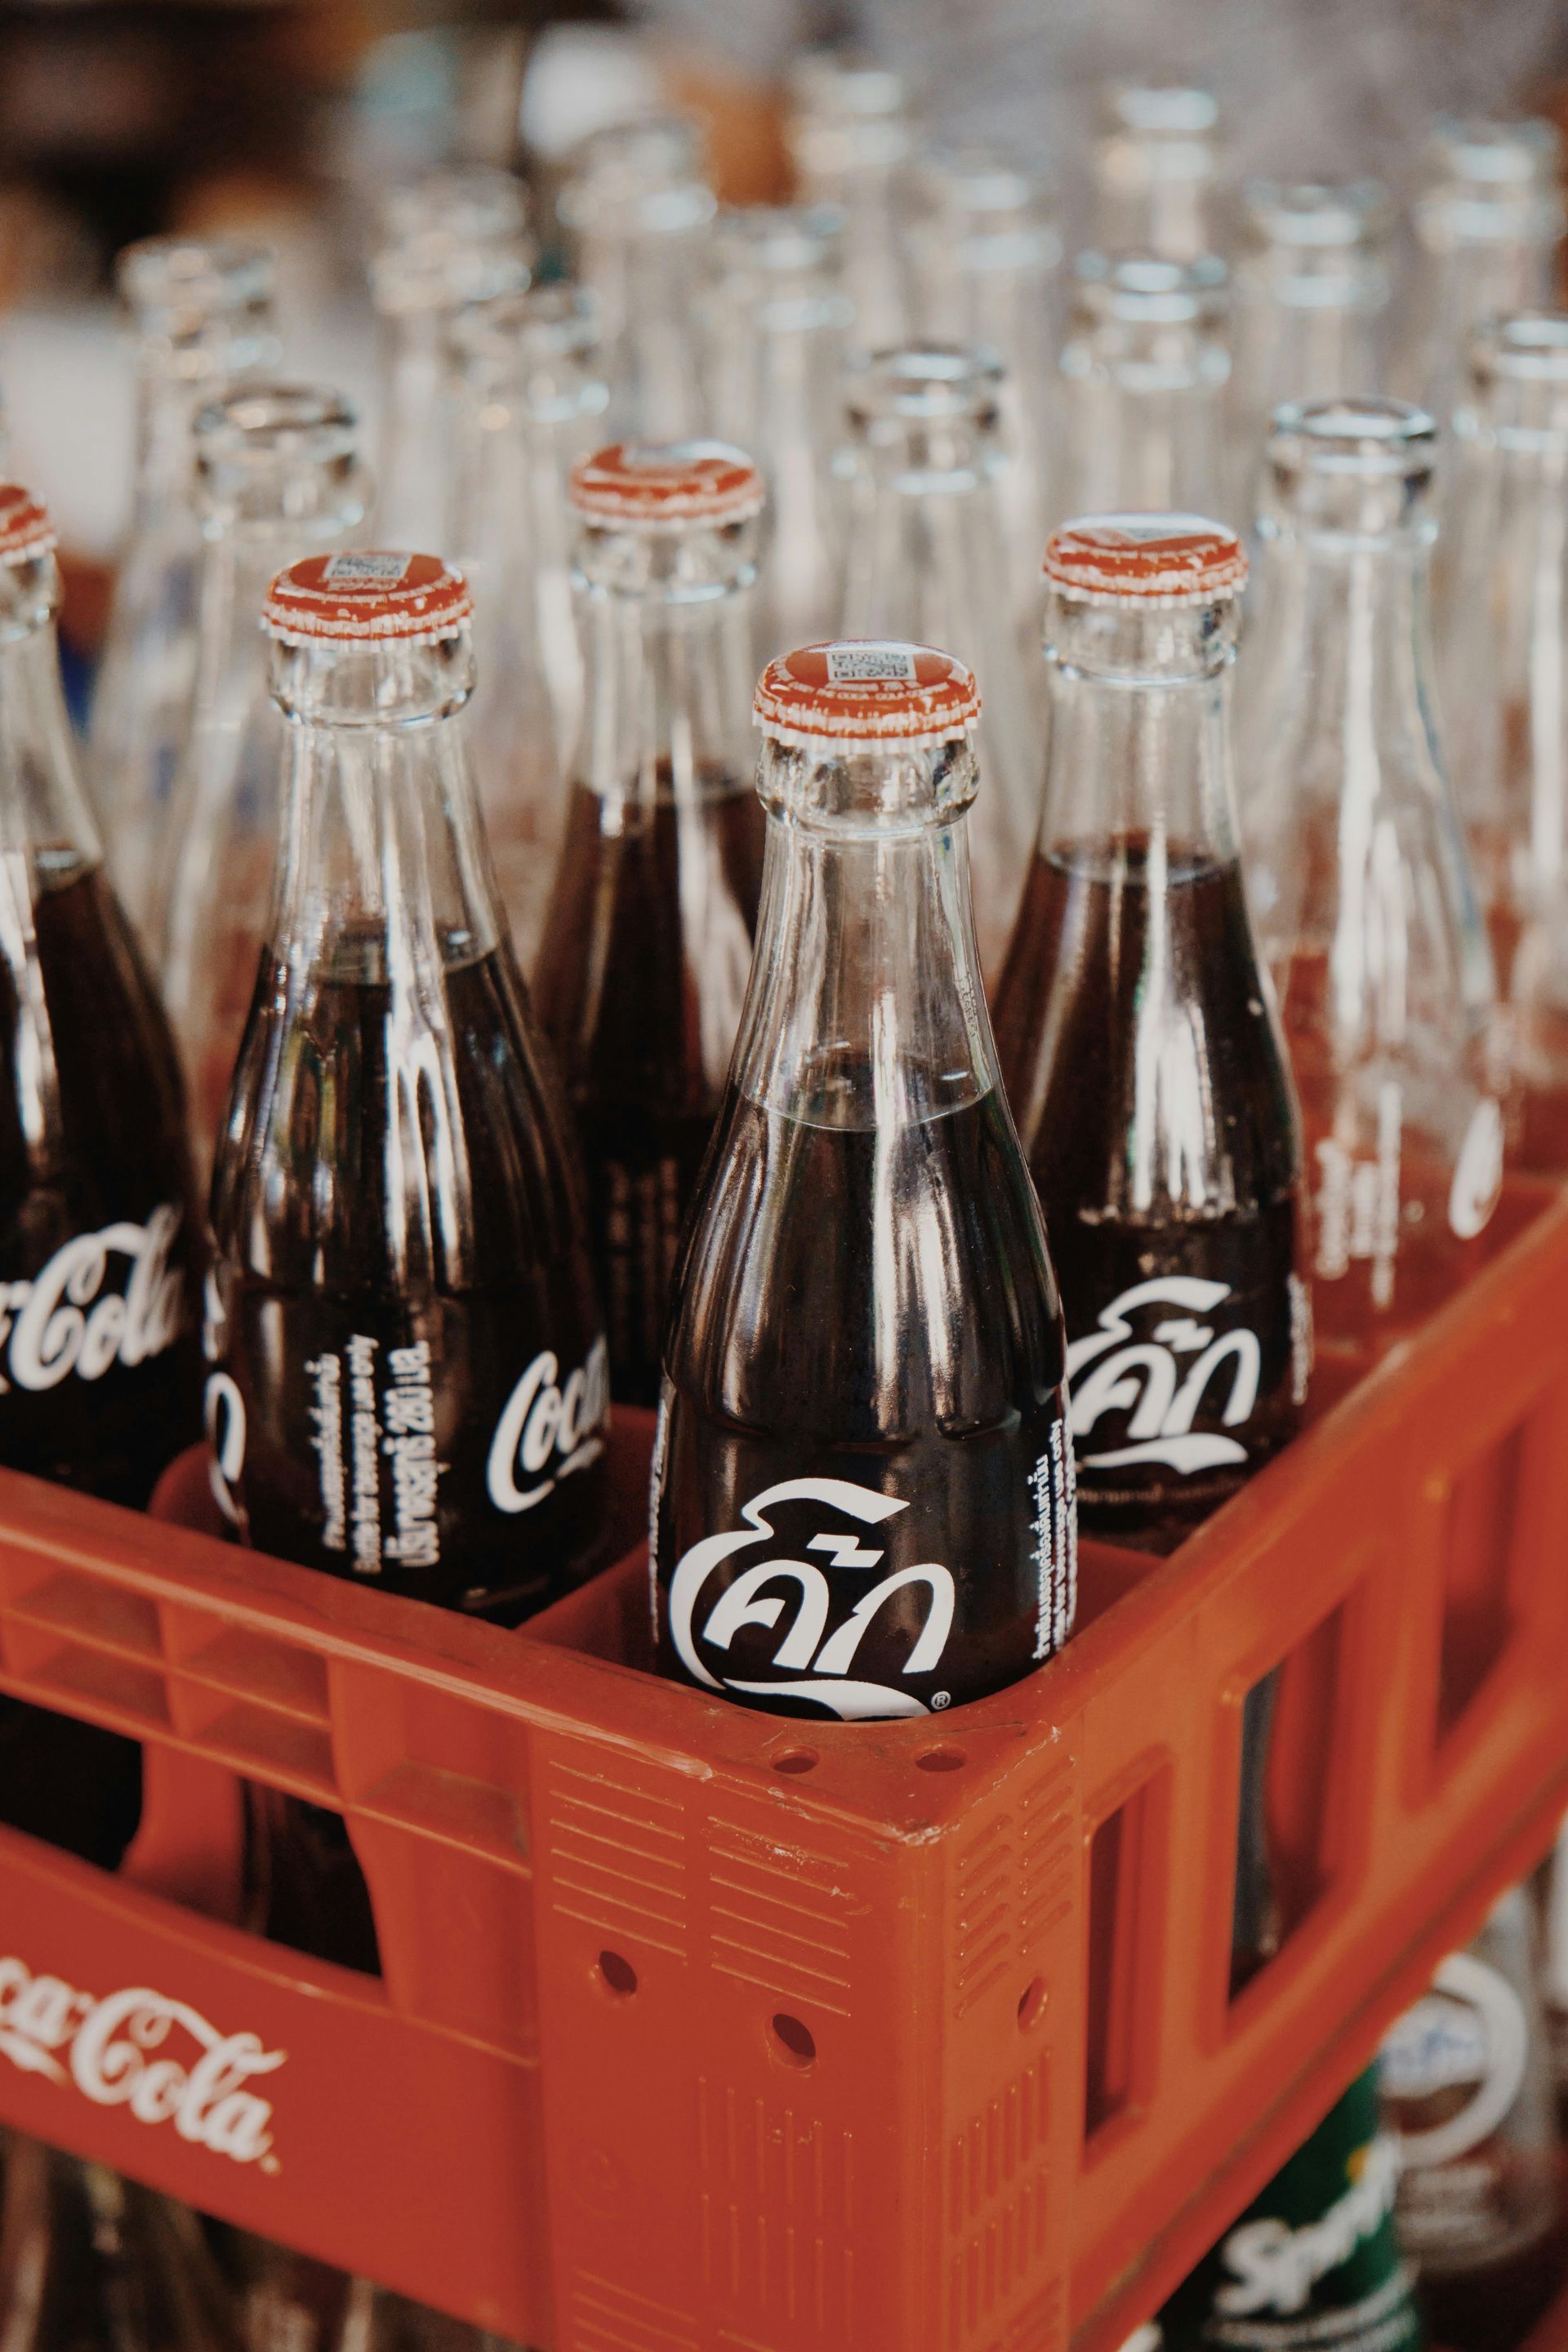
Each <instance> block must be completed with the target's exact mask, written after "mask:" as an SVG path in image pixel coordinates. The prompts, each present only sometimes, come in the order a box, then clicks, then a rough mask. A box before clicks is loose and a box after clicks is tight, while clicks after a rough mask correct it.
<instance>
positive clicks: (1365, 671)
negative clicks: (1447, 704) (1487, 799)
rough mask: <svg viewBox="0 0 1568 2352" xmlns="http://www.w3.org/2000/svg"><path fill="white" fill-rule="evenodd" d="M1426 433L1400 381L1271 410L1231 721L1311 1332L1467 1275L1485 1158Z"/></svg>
mask: <svg viewBox="0 0 1568 2352" xmlns="http://www.w3.org/2000/svg"><path fill="white" fill-rule="evenodd" d="M1435 456H1436V427H1435V426H1434V425H1433V423H1432V420H1431V418H1430V417H1429V416H1426V415H1424V414H1423V413H1422V412H1421V411H1420V410H1418V409H1413V408H1408V407H1406V406H1405V405H1403V404H1401V403H1399V402H1397V401H1377V400H1367V401H1360V402H1355V401H1348V400H1329V401H1315V402H1310V403H1308V404H1305V405H1302V406H1286V407H1284V408H1281V409H1280V410H1279V414H1278V416H1277V418H1276V421H1275V430H1274V433H1273V435H1272V437H1271V439H1270V442H1269V446H1268V501H1267V505H1266V509H1265V512H1264V516H1263V519H1262V520H1261V521H1260V523H1259V526H1258V530H1259V537H1260V545H1261V556H1260V573H1261V580H1260V585H1261V591H1262V593H1261V597H1260V600H1259V616H1258V642H1257V644H1256V645H1255V646H1254V647H1253V648H1252V650H1251V652H1250V654H1249V656H1248V666H1249V676H1248V677H1247V679H1246V680H1244V687H1245V692H1244V696H1243V701H1242V712H1241V727H1240V730H1239V746H1240V772H1241V774H1242V777H1243V779H1244V799H1243V808H1242V814H1243V823H1244V825H1245V828H1246V836H1247V852H1248V876H1247V878H1248V885H1249V888H1250V891H1251V895H1252V904H1253V911H1254V916H1255V919H1256V921H1257V927H1258V937H1259V940H1260V943H1261V945H1262V948H1263V950H1264V954H1265V956H1266V958H1267V960H1268V964H1269V966H1270V968H1271V970H1272V971H1273V974H1274V980H1275V986H1276V989H1277V991H1278V993H1279V1003H1280V1010H1281V1013H1282V1016H1283V1020H1284V1024H1285V1034H1286V1041H1287V1043H1288V1045H1289V1049H1290V1055H1291V1059H1292V1062H1293V1064H1294V1066H1295V1076H1296V1084H1297V1089H1298V1093H1299V1096H1300V1105H1301V1112H1302V1119H1303V1131H1304V1139H1305V1146H1306V1162H1307V1183H1308V1192H1309V1196H1310V1202H1311V1242H1310V1265H1311V1272H1312V1276H1313V1281H1314V1285H1315V1308H1316V1318H1317V1324H1318V1329H1319V1334H1320V1338H1324V1337H1326V1338H1329V1339H1332V1340H1334V1341H1335V1342H1336V1343H1341V1344H1346V1345H1354V1346H1358V1347H1367V1346H1371V1347H1373V1348H1380V1347H1382V1346H1384V1344H1386V1343H1387V1342H1388V1341H1389V1340H1391V1339H1394V1338H1395V1337H1397V1336H1398V1335H1399V1334H1400V1332H1401V1331H1402V1330H1404V1329H1405V1328H1408V1327H1409V1325H1410V1324H1411V1322H1412V1321H1414V1320H1416V1319H1418V1318H1420V1317H1421V1316H1423V1315H1425V1314H1427V1313H1429V1312H1430V1311H1431V1309H1432V1308H1433V1307H1435V1306H1436V1305H1437V1304H1438V1303H1439V1302H1440V1301H1441V1300H1442V1299H1443V1298H1444V1297H1447V1295H1448V1293H1449V1292H1450V1291H1451V1290H1453V1289H1454V1288H1455V1286H1457V1285H1458V1283H1459V1282H1460V1281H1461V1280H1462V1279H1463V1278H1464V1276H1465V1275H1466V1273H1467V1271H1468V1269H1469V1267H1470V1265H1472V1263H1473V1261H1474V1259H1475V1257H1476V1254H1477V1251H1478V1249H1479V1246H1480V1236H1481V1235H1482V1234H1483V1233H1484V1231H1485V1228H1486V1225H1487V1223H1488V1222H1489V1218H1490V1216H1491V1213H1492V1210H1493V1208H1494V1207H1495V1205H1496V1203H1497V1199H1498V1193H1499V1190H1500V1183H1501V1176H1502V1137H1503V1122H1502V1113H1501V1110H1500V1107H1499V1103H1498V1100H1497V1098H1496V1094H1495V1091H1494V1076H1493V1059H1494V1056H1493V1052H1492V1045H1491V1034H1490V1032H1491V1017H1492V988H1491V958H1490V955H1489V951H1488V947H1487V938H1486V932H1485V929H1484V928H1483V926H1482V924H1481V921H1480V919H1479V914H1478V912H1477V908H1476V898H1475V891H1474V887H1473V886H1472V883H1471V879H1470V871H1469V865H1468V859H1467V857H1466V855H1465V845H1464V841H1463V838H1462V835H1461V833H1460V828H1459V823H1458V815H1457V814H1456V811H1455V808H1454V803H1453V799H1452V796H1451V794H1450V793H1449V789H1448V785H1447V778H1446V776H1445V774H1444V771H1443V765H1442V761H1441V755H1440V752H1439V749H1438V744H1437V740H1436V734H1435V732H1434V723H1433V695H1432V681H1431V675H1430V656H1429V650H1428V643H1427V629H1426V572H1427V564H1428V560H1429V555H1430V550H1431V541H1432V534H1433V529H1434V526H1433V523H1432V520H1431V515H1430V502H1429V492H1430V488H1431V483H1432V477H1433V468H1434V463H1435Z"/></svg>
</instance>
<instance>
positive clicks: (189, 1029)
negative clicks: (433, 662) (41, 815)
mask: <svg viewBox="0 0 1568 2352" xmlns="http://www.w3.org/2000/svg"><path fill="white" fill-rule="evenodd" d="M358 441H359V426H358V422H357V420H356V418H355V415H354V412H353V409H352V408H351V407H349V405H348V404H347V403H346V402H344V401H342V400H340V399H339V397H338V395H337V394H335V393H332V392H321V391H317V390H315V389H313V388H310V387H307V386H303V385H297V384H257V385H255V386H253V387H248V388H245V389H241V390H237V391H235V392H231V393H228V394H225V396H224V397H223V398H222V399H221V400H218V401H215V402H214V403H213V404H212V405H211V406H210V407H207V408H205V409H204V410H203V411H202V412H201V414H200V415H199V416H198V417H197V419H196V425H195V443H196V502H197V507H198V510H199V512H200V514H201V517H202V529H203V530H204V532H205V540H206V544H205V551H204V555H203V561H202V581H201V625H200V639H201V642H200V652H199V656H198V662H197V671H196V700H195V718H194V720H193V723H192V728H191V733H190V736H189V739H188V740H187V742H186V744H185V749H184V756H183V758H182V760H181V761H180V766H179V770H178V772H177V775H176V777H175V782H174V793H173V795H172V797H171V802H170V824H169V828H168V832H167V835H166V836H165V843H164V850H163V856H162V858H161V860H160V864H159V871H158V874H157V876H156V877H155V882H154V891H153V915H152V922H151V930H152V935H153V940H154V941H155V943H156V947H157V951H158V954H159V958H160V963H161V969H162V973H163V994H164V1000H165V1002H166V1003H167V1005H168V1008H169V1016H170V1019H171V1020H172V1021H173V1023H174V1034H175V1035H176V1037H177V1038H178V1040H179V1043H180V1048H181V1051H182V1053H183V1055H184V1064H185V1074H186V1078H187V1081H188V1084H189V1087H190V1097H191V1103H190V1109H191V1122H192V1129H193V1133H194V1135H195V1140H196V1148H197V1154H198V1158H199V1159H200V1160H201V1161H202V1164H203V1166H204V1167H205V1163H206V1156H207V1154H208V1152H209V1151H210V1150H211V1146H212V1142H213V1139H214V1137H215V1135H216V1131H217V1128H218V1123H219V1121H220V1119H221V1118H222V1116H223V1107H224V1102H225V1100H226V1096H227V1092H228V1082H229V1077H230V1075H231V1074H232V1072H233V1069H234V1060H235V1055H236V1054H237V1052H238V1050H239V1039H240V1034H241V1032H242V1030H243V1029H244V1026H245V1020H246V1014H247V1012H248V1010H249V1006H250V998H251V992H252V990H253V988H254V986H255V981H256V959H257V957H258V954H259V953H260V950H261V942H262V938H263V934H264V931H265V927H266V917H267V906H268V895H269V892H270V888H271V878H272V863H273V857H274V854H275V850H276V845H277V836H278V779H279V772H280V764H281V745H282V740H283V722H282V720H281V719H280V718H279V714H278V711H277V709H276V707H275V705H274V703H273V701H272V698H271V697H270V695H269V694H268V690H267V656H266V648H265V646H264V645H263V643H262V640H261V635H260V633H259V631H258V627H257V614H258V613H259V611H260V610H261V604H262V599H263V597H264V595H265V593H266V590H267V583H268V581H269V580H270V579H271V577H272V575H273V573H274V572H276V571H277V569H278V567H279V564H280V563H282V562H286V561H287V560H288V558H289V556H290V555H293V554H295V553H297V552H298V551H299V550H300V548H301V547H311V546H318V547H319V546H322V545H325V546H329V547H330V546H332V545H334V544H337V543H341V542H342V540H343V539H344V538H346V537H347V536H348V534H349V533H351V532H352V531H354V530H357V529H358V528H359V526H360V524H361V523H362V522H363V518H364V508H365V494H366V481H365V477H364V474H363V470H362V468H361V467H360V464H359V460H358V456H357V448H358Z"/></svg>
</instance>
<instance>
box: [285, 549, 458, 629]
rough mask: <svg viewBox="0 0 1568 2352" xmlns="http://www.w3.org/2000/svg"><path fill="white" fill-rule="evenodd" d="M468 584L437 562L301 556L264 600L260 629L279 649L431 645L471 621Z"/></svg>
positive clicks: (370, 555) (393, 556) (372, 555)
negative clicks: (279, 642) (278, 641)
mask: <svg viewBox="0 0 1568 2352" xmlns="http://www.w3.org/2000/svg"><path fill="white" fill-rule="evenodd" d="M473 610H474V603H473V598H472V597H471V596H470V594H469V593H468V582H467V581H466V580H465V579H464V577H463V575H462V573H461V572H458V571H456V570H455V569H454V568H453V566H452V565H450V564H448V563H443V562H442V561H441V559H440V557H439V556H438V555H404V554H401V553H397V554H384V553H381V552H375V553H369V552H366V553H354V554H347V555H306V556H302V557H301V558H300V561H299V562H297V563H291V564H289V568H288V570H287V571H286V572H279V574H278V577H277V578H276V579H275V580H274V582H273V583H272V585H271V587H270V588H269V589H268V592H267V602H266V604H264V605H263V607H262V614H261V618H262V625H263V626H264V628H265V629H266V631H267V634H268V636H272V637H279V638H280V639H281V640H282V642H283V643H284V644H285V645H291V646H292V645H319V644H338V645H346V644H354V643H358V644H361V645H372V644H378V645H386V644H397V645H436V644H437V643H439V641H440V640H441V639H442V638H443V637H455V636H456V635H458V631H459V630H460V629H462V628H463V627H465V626H466V625H467V624H468V622H469V621H470V620H471V619H472V617H473Z"/></svg>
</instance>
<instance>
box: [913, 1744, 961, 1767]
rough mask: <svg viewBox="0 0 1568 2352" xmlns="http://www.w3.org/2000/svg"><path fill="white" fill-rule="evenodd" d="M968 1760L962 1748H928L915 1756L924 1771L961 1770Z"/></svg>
mask: <svg viewBox="0 0 1568 2352" xmlns="http://www.w3.org/2000/svg"><path fill="white" fill-rule="evenodd" d="M968 1761H969V1759H968V1757H967V1756H966V1755H965V1754H964V1752H963V1748H927V1749H926V1751H925V1754H924V1755H923V1756H917V1757H916V1758H915V1762H916V1764H917V1766H918V1767H919V1768H920V1769H921V1771H922V1772H961V1771H962V1770H963V1767H964V1766H965V1765H966V1764H967V1763H968Z"/></svg>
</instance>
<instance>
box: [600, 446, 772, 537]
mask: <svg viewBox="0 0 1568 2352" xmlns="http://www.w3.org/2000/svg"><path fill="white" fill-rule="evenodd" d="M571 497H572V503H573V505H574V507H575V508H576V509H577V511H578V513H579V514H581V515H587V516H589V517H590V518H591V519H592V520H594V521H595V522H617V523H630V524H633V525H641V526H642V527H643V528H644V529H647V530H661V529H664V528H666V527H668V525H670V524H672V523H683V522H712V523H726V522H745V521H747V520H749V519H750V517H751V516H752V515H754V514H760V513H761V512H762V509H763V505H764V503H765V501H766V498H767V492H766V489H765V488H764V485H763V478H762V475H761V474H760V473H759V472H758V470H757V468H756V467H755V466H754V465H753V464H752V460H751V459H750V457H747V456H746V454H745V451H744V450H743V449H736V448H733V447H731V445H730V443H729V442H727V441H669V442H637V441H613V442H612V443H611V444H610V446H609V447H608V448H606V449H600V450H597V451H596V452H595V455H594V456H593V457H583V458H580V459H579V460H578V462H577V464H576V465H575V466H574V467H573V469H572V482H571Z"/></svg>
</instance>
